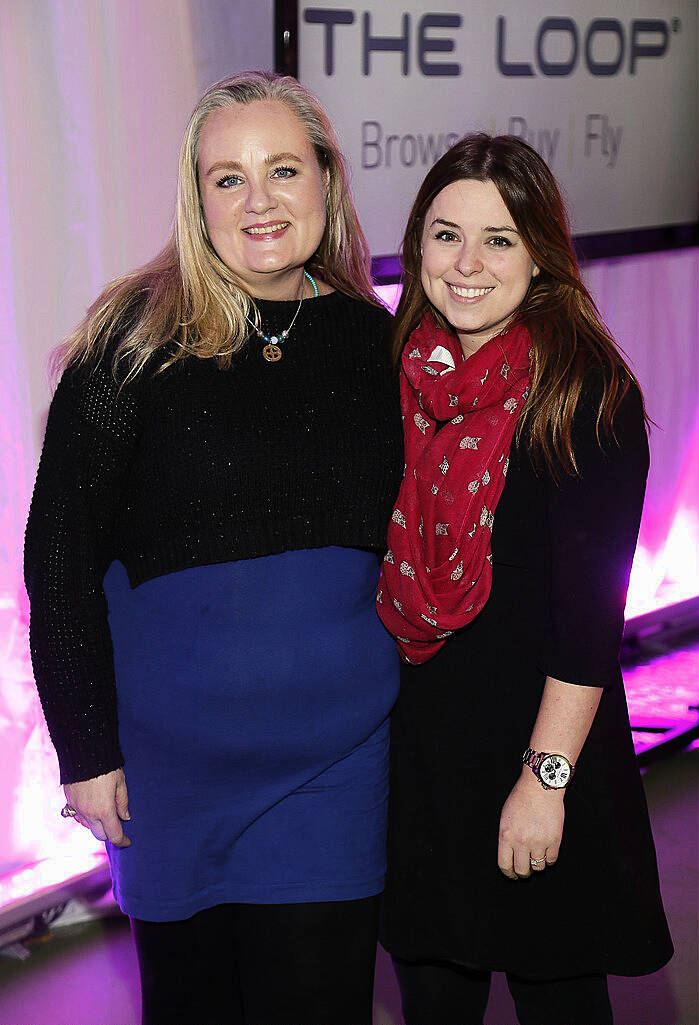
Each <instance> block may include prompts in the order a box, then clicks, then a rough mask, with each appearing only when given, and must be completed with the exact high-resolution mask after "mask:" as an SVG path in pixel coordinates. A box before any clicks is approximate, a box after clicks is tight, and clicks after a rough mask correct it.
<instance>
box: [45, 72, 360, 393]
mask: <svg viewBox="0 0 699 1025" xmlns="http://www.w3.org/2000/svg"><path fill="white" fill-rule="evenodd" d="M256 100H278V101H280V102H281V103H285V104H286V105H287V106H288V107H289V108H290V110H291V111H292V113H294V114H295V115H296V116H297V117H298V118H299V120H300V121H301V123H302V124H303V125H304V127H305V129H306V131H307V133H308V137H309V139H310V141H311V144H312V146H313V149H314V151H315V155H316V158H317V160H318V164H319V166H320V169H321V171H323V172H326V173H327V176H328V191H327V194H326V224H325V231H324V233H323V238H322V239H321V242H320V245H319V246H318V249H317V250H316V252H315V253H314V254H313V256H312V257H311V259H310V260H309V261H308V264H307V267H308V270H309V272H310V273H311V274H316V275H318V276H319V277H320V278H322V279H323V280H324V281H325V282H327V284H329V285H332V286H333V288H336V289H337V290H338V291H340V292H344V293H345V294H346V295H350V296H353V297H354V298H359V299H364V300H366V301H367V302H370V303H373V304H375V305H379V303H378V300H377V298H376V296H375V294H374V292H373V289H372V284H371V275H370V269H369V268H370V258H369V250H368V247H367V244H366V240H365V238H364V234H363V232H362V229H361V226H360V224H359V220H358V218H357V214H356V211H355V208H354V204H353V202H352V196H351V193H350V189H349V184H348V174H347V168H346V165H345V160H344V157H343V155H342V152H341V150H340V146H339V143H338V141H337V137H336V135H335V132H334V131H333V128H332V125H331V124H330V121H329V119H328V115H327V114H326V113H325V111H324V109H323V107H322V106H321V105H320V103H319V102H318V100H317V99H316V97H315V96H314V95H313V94H312V93H311V92H309V91H308V90H307V89H305V88H304V87H303V86H302V85H300V84H299V82H297V81H296V79H295V78H291V77H289V76H285V75H274V74H271V73H270V72H266V71H245V72H242V73H241V74H239V75H234V76H233V77H232V78H227V79H224V80H223V81H221V82H217V83H216V85H213V86H212V87H211V88H210V89H209V90H207V92H206V93H205V94H204V95H203V96H202V98H201V99H200V100H199V102H198V103H197V105H196V107H195V108H194V110H193V112H192V115H191V117H190V119H189V123H188V124H187V128H186V130H185V133H184V137H183V139H182V146H181V150H180V159H179V170H178V180H177V202H176V209H175V226H174V229H173V232H172V234H171V236H170V238H169V239H168V241H167V243H166V245H165V247H164V249H163V250H162V251H161V252H160V253H159V254H158V255H157V256H156V257H155V259H153V260H152V261H151V262H150V263H148V264H146V266H145V267H141V268H140V269H139V270H136V271H133V272H131V273H129V274H126V275H124V276H123V277H121V278H118V279H117V280H115V281H112V282H111V283H110V284H109V285H108V286H107V287H106V288H105V289H104V291H103V292H102V294H101V295H100V296H99V297H98V298H97V299H96V301H95V302H94V303H93V304H92V306H91V307H90V308H89V309H88V311H87V314H86V316H85V318H84V319H83V321H82V322H81V323H80V324H79V325H78V326H77V328H76V329H75V330H74V331H73V333H72V334H71V335H70V336H69V337H68V338H67V339H66V341H65V342H64V343H63V345H62V346H60V347H59V349H58V350H57V351H56V354H55V356H54V360H53V365H54V371H56V372H59V371H60V370H62V369H64V368H65V367H66V366H68V365H70V364H71V363H75V362H82V361H84V360H86V359H88V358H89V357H90V356H91V355H93V354H96V355H99V354H101V353H103V352H104V350H105V348H106V346H107V345H108V344H109V342H110V340H111V339H112V338H115V339H118V343H117V346H116V349H115V353H114V369H115V370H116V367H117V365H118V364H122V363H123V367H124V373H123V374H120V376H121V377H123V379H124V380H129V379H131V378H133V377H134V376H135V375H136V374H138V373H139V371H140V370H141V369H142V368H143V366H144V365H145V363H146V362H147V361H148V359H149V358H150V356H151V355H152V354H153V353H154V352H155V351H156V350H157V349H159V348H161V347H163V346H165V345H170V346H171V351H170V352H169V355H168V358H167V359H166V360H165V361H164V362H163V363H162V364H161V369H162V367H164V366H169V365H170V364H171V363H173V362H175V361H176V360H178V359H181V358H183V357H185V356H190V355H191V356H198V357H200V358H206V357H215V358H216V359H217V360H218V362H219V365H221V366H222V367H224V368H226V367H228V366H230V363H231V360H232V357H233V354H234V353H236V352H238V351H239V350H240V349H241V348H242V346H243V344H244V343H245V339H246V337H247V335H248V325H247V323H246V320H245V315H246V314H247V315H248V316H253V317H255V316H256V315H257V311H256V308H255V306H254V302H253V300H252V297H251V296H250V295H249V293H248V292H247V290H246V289H245V287H244V286H243V284H242V282H241V281H239V280H238V278H236V276H235V275H234V274H233V272H232V271H231V270H230V269H229V268H228V267H227V266H226V264H225V263H224V262H223V261H222V260H221V258H220V257H219V256H218V254H217V253H216V250H215V249H214V247H213V246H212V244H211V242H210V240H209V236H208V232H207V230H206V223H205V221H204V214H203V210H202V204H201V197H200V193H199V181H198V176H197V156H198V147H199V139H200V136H201V130H202V127H203V125H204V122H205V121H206V119H207V117H208V116H209V115H210V114H211V113H213V111H215V110H218V109H219V108H220V107H227V106H230V105H231V104H235V103H240V104H248V103H253V102H254V101H256ZM173 343H174V344H173Z"/></svg>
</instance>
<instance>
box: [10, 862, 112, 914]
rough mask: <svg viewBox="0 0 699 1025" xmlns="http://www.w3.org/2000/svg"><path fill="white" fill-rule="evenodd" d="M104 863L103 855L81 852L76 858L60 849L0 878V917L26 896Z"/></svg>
mask: <svg viewBox="0 0 699 1025" xmlns="http://www.w3.org/2000/svg"><path fill="white" fill-rule="evenodd" d="M106 862H107V856H106V854H99V853H95V852H93V853H88V852H83V853H82V855H77V854H76V853H66V852H65V851H63V850H62V851H61V853H60V854H59V855H55V856H54V857H52V858H45V859H44V860H43V861H37V862H34V864H32V865H24V866H23V867H22V868H21V869H19V870H18V871H16V872H12V873H9V874H8V875H5V876H0V914H2V913H3V912H7V911H8V910H9V908H10V907H11V905H13V904H17V903H18V902H20V901H23V900H26V898H27V897H30V896H31V897H33V896H39V895H40V894H41V892H42V891H43V890H51V889H54V888H55V887H57V886H60V885H61V884H63V883H65V882H66V881H67V880H69V879H75V878H76V877H80V876H84V875H85V874H86V873H89V872H93V871H95V870H96V869H98V868H104V866H105V865H106Z"/></svg>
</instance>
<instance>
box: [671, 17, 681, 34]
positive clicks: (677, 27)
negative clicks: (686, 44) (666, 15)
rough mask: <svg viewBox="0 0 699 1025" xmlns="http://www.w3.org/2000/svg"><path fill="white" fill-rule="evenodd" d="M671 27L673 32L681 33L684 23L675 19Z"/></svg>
mask: <svg viewBox="0 0 699 1025" xmlns="http://www.w3.org/2000/svg"><path fill="white" fill-rule="evenodd" d="M670 25H671V27H672V31H673V32H680V31H681V30H682V22H681V21H680V19H679V18H673V19H672V21H671V22H670Z"/></svg>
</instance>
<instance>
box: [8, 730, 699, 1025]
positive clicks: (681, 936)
mask: <svg viewBox="0 0 699 1025" xmlns="http://www.w3.org/2000/svg"><path fill="white" fill-rule="evenodd" d="M644 781H645V786H646V792H647V795H648V803H649V807H650V810H651V818H652V821H653V829H654V833H655V838H656V843H657V848H658V859H659V863H660V875H661V880H662V887H663V895H664V898H665V905H666V909H667V912H668V917H669V919H670V926H671V930H672V933H673V937H674V940H675V946H676V949H677V953H676V955H675V957H674V959H673V960H672V961H671V963H670V964H669V965H668V966H667V967H666V968H664V969H663V970H662V971H660V972H656V973H655V974H654V975H651V976H647V977H645V978H642V979H620V978H614V979H612V980H611V987H610V988H611V993H612V1003H613V1006H614V1009H615V1015H616V1023H617V1025H698V1023H699V994H698V992H697V961H698V953H699V952H698V942H697V908H698V907H699V889H698V879H697V864H698V854H699V851H698V846H699V808H698V804H697V794H698V793H699V743H697V742H695V744H694V745H693V746H692V747H691V748H689V749H688V750H686V751H682V752H680V753H679V754H676V755H675V756H673V757H672V758H670V759H668V760H667V761H662V762H658V763H657V764H655V765H653V766H651V767H650V768H649V769H648V770H647V771H646V773H645V776H644ZM30 949H31V956H30V957H29V958H27V959H26V960H24V961H18V960H12V959H10V958H7V957H0V1023H1V1025H137V1023H138V1021H139V1016H138V1010H137V1008H138V979H137V969H136V960H135V956H134V953H133V949H132V946H131V940H130V934H129V930H128V923H127V922H125V920H124V919H123V918H121V917H120V916H116V915H111V916H107V917H105V918H102V919H100V920H98V921H92V922H89V923H84V924H79V925H72V926H64V927H60V928H55V929H53V931H49V932H48V933H47V935H46V936H45V937H43V938H39V939H37V940H33V941H30ZM515 1020H516V1019H515V1016H514V1011H513V1008H512V1004H511V1001H510V997H509V994H508V992H507V989H506V987H505V985H504V980H503V978H502V977H500V976H496V977H495V981H494V985H493V988H492V991H491V997H490V1003H489V1005H488V1011H487V1014H486V1025H514V1023H515ZM164 1025H166V1023H164ZM193 1025H196V1023H193ZM222 1025H223V1023H222ZM374 1025H402V1018H401V1016H400V1004H399V999H398V991H397V987H396V984H395V979H394V977H393V973H392V970H391V965H390V961H389V959H388V958H387V957H386V956H385V955H384V954H383V953H382V952H380V953H379V956H378V960H377V982H376V993H375V1008H374Z"/></svg>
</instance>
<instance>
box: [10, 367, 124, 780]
mask: <svg viewBox="0 0 699 1025" xmlns="http://www.w3.org/2000/svg"><path fill="white" fill-rule="evenodd" d="M138 431H139V409H138V403H137V401H136V392H135V390H134V389H130V388H123V389H121V390H120V389H119V387H118V385H117V384H116V382H115V381H114V379H113V377H112V373H111V366H110V365H109V361H108V359H107V358H105V359H103V360H102V361H101V362H100V363H99V364H98V365H94V364H93V365H91V366H89V367H80V368H77V369H70V370H68V371H66V373H65V374H64V375H63V378H62V379H61V382H60V383H59V385H58V388H57V389H56V394H55V395H54V398H53V401H52V403H51V409H50V411H49V417H48V423H47V427H46V436H45V440H44V447H43V451H42V455H41V460H40V463H39V469H38V473H37V479H36V485H35V488H34V495H33V498H32V504H31V509H30V513H29V520H28V523H27V532H26V538H25V552H24V555H25V581H26V585H27V593H28V594H29V598H30V610H31V620H30V645H31V653H32V663H33V668H34V677H35V680H36V684H37V688H38V691H39V696H40V698H41V702H42V706H43V709H44V714H45V716H46V721H47V724H48V727H49V732H50V734H51V739H52V740H53V743H54V746H55V748H56V752H57V754H58V760H59V766H60V770H61V782H63V783H74V782H75V781H77V780H87V779H93V778H95V777H97V776H101V775H104V774H106V773H109V772H112V771H113V770H116V769H118V768H120V767H121V766H122V765H123V757H122V754H121V750H120V747H119V739H118V730H117V716H116V690H115V684H114V662H113V653H112V645H111V635H110V631H109V625H108V622H107V605H106V599H105V595H104V591H103V587H102V580H103V577H104V574H105V571H106V569H107V568H108V566H109V563H110V562H111V561H112V559H113V558H114V547H113V532H114V525H115V522H116V520H117V517H118V514H119V506H120V496H121V493H122V488H123V483H124V480H125V477H126V474H127V473H128V469H129V465H130V458H131V453H132V451H133V448H134V446H135V444H136V441H137V438H138Z"/></svg>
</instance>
